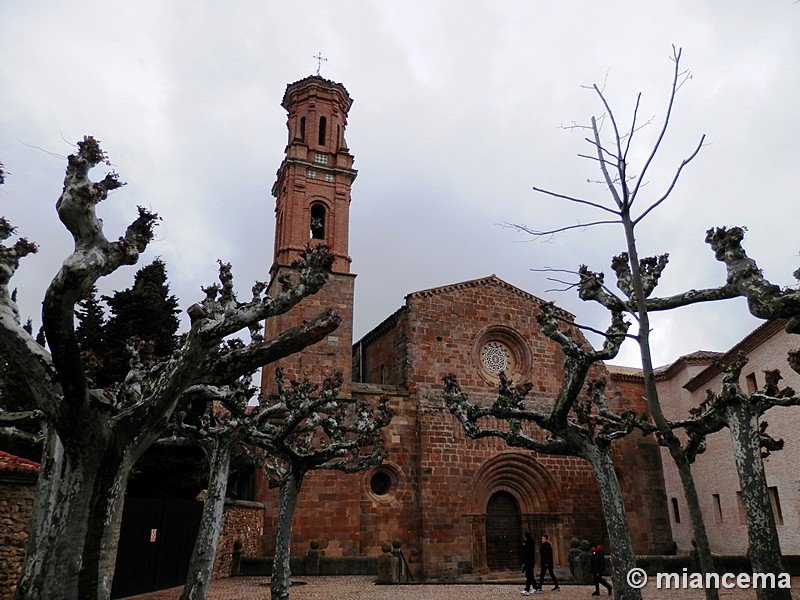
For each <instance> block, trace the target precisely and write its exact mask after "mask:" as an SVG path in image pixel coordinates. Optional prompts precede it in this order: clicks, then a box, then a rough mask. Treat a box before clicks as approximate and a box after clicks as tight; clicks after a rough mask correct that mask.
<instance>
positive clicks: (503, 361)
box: [472, 325, 531, 384]
mask: <svg viewBox="0 0 800 600" xmlns="http://www.w3.org/2000/svg"><path fill="white" fill-rule="evenodd" d="M472 355H473V362H474V363H475V366H476V367H477V368H478V372H479V373H480V374H481V377H483V379H485V380H486V381H488V382H489V383H492V384H495V383H497V382H498V381H499V379H500V373H501V372H504V373H505V374H506V376H507V377H509V378H511V379H513V380H515V381H521V380H523V379H527V378H529V376H530V365H531V358H530V351H529V350H528V346H527V344H526V343H525V339H524V338H523V337H522V335H521V334H520V333H519V332H518V331H517V330H515V329H513V328H511V327H506V326H503V325H496V326H492V327H487V328H486V329H484V330H483V331H482V332H481V333H480V335H479V336H478V338H477V339H476V340H475V344H474V345H473V350H472Z"/></svg>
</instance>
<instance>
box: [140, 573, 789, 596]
mask: <svg viewBox="0 0 800 600" xmlns="http://www.w3.org/2000/svg"><path fill="white" fill-rule="evenodd" d="M374 580H375V578H374V577H362V576H345V577H331V576H328V577H298V578H297V585H295V586H293V587H292V591H291V594H290V597H291V600H445V598H446V599H448V600H449V599H451V598H459V599H461V600H496V599H497V598H524V597H525V596H522V595H521V594H520V593H519V592H520V590H521V589H522V588H523V587H524V585H523V584H522V583H521V582H520V583H513V584H512V583H464V584H459V583H447V584H402V585H375V583H374ZM798 586H800V578H798V577H792V589H793V590H794V589H800V588H799V587H798ZM181 589H182V588H172V589H169V590H161V591H159V592H153V593H150V594H142V595H139V596H132V597H131V598H129V599H127V600H178V599H179V598H180V596H181ZM593 589H594V588H592V586H588V585H564V586H562V587H561V590H562V591H561V592H552V591H550V586H547V585H545V587H544V591H543V592H542V593H541V594H537V595H536V596H531V597H535V598H537V599H538V600H577V599H581V600H591V599H592V596H591V593H592V591H593ZM719 595H720V598H726V599H730V598H736V599H742V600H744V599H745V598H755V597H756V594H755V591H753V590H725V589H723V590H720V594H719ZM642 596H643V597H644V598H645V600H667V599H669V600H674V599H675V598H680V599H681V600H683V599H684V598H686V599H688V600H694V599H697V600H702V599H703V598H705V595H704V594H703V591H702V590H658V589H656V588H655V587H654V586H647V587H645V588H644V590H643V594H642ZM604 597H607V596H606V592H605V590H603V589H602V588H601V596H600V598H604ZM208 598H209V600H268V599H269V577H235V578H225V579H217V580H215V581H214V582H213V583H212V584H211V591H210V593H209V595H208Z"/></svg>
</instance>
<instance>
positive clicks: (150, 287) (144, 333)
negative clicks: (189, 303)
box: [98, 259, 179, 387]
mask: <svg viewBox="0 0 800 600" xmlns="http://www.w3.org/2000/svg"><path fill="white" fill-rule="evenodd" d="M103 300H105V302H106V304H108V306H109V309H110V311H111V315H110V317H109V319H108V322H107V323H106V324H105V336H104V338H105V342H104V343H105V348H104V350H105V359H104V360H103V363H104V364H103V377H102V381H101V382H98V383H99V384H100V386H101V387H105V386H106V385H109V384H113V383H120V382H121V381H123V380H124V379H125V376H126V375H127V374H128V371H129V368H130V367H129V364H128V363H129V360H130V359H129V357H130V353H129V351H128V345H129V344H130V343H132V342H134V341H135V342H137V343H139V345H140V348H139V356H140V358H141V359H142V360H144V361H145V362H150V361H154V360H159V359H163V358H166V357H168V356H169V355H170V354H171V353H172V351H173V350H174V349H175V346H176V343H177V340H176V337H175V334H176V332H177V331H178V325H179V321H178V312H179V309H178V299H177V298H176V297H175V296H173V295H170V293H169V283H168V282H167V270H166V266H165V265H164V262H163V261H162V260H161V259H156V260H154V261H153V262H152V263H151V264H149V265H147V266H146V267H143V268H142V269H140V270H139V271H138V272H137V273H136V276H135V277H134V282H133V286H132V287H131V288H129V289H127V290H122V291H119V292H114V295H113V296H103Z"/></svg>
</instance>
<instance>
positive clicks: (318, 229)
mask: <svg viewBox="0 0 800 600" xmlns="http://www.w3.org/2000/svg"><path fill="white" fill-rule="evenodd" d="M311 239H312V240H324V239H325V207H324V206H323V205H322V204H314V205H312V206H311Z"/></svg>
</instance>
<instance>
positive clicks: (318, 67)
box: [312, 52, 328, 77]
mask: <svg viewBox="0 0 800 600" xmlns="http://www.w3.org/2000/svg"><path fill="white" fill-rule="evenodd" d="M312 58H315V59H316V60H317V77H319V69H320V67H322V62H323V61H325V62H328V59H327V58H323V56H322V52H317V54H316V56H313V57H312Z"/></svg>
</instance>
